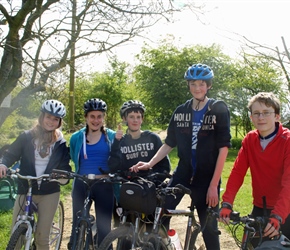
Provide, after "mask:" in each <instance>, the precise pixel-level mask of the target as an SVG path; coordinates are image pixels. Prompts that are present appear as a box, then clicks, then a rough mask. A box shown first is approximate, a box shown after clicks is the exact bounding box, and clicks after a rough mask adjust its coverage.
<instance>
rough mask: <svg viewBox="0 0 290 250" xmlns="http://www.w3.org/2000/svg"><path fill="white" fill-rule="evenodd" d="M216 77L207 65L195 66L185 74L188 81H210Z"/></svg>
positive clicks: (199, 64)
mask: <svg viewBox="0 0 290 250" xmlns="http://www.w3.org/2000/svg"><path fill="white" fill-rule="evenodd" d="M213 76H214V74H213V71H212V69H211V68H210V67H209V66H207V65H206V64H201V63H198V64H194V65H192V66H190V67H189V68H188V69H187V71H186V72H185V74H184V78H185V79H186V80H187V81H190V80H209V79H212V78H213Z"/></svg>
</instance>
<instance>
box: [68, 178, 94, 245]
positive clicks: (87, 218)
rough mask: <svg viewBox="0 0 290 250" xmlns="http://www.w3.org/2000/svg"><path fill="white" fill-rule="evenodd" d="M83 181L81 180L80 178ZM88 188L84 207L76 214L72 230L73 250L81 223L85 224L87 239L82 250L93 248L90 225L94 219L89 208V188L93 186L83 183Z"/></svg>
mask: <svg viewBox="0 0 290 250" xmlns="http://www.w3.org/2000/svg"><path fill="white" fill-rule="evenodd" d="M81 179H82V180H83V182H85V181H84V179H83V178H81ZM85 183H86V184H87V186H88V189H87V194H86V198H85V200H84V205H83V208H82V210H81V211H80V212H79V213H78V214H77V222H76V227H75V230H74V237H73V249H76V247H77V243H78V236H79V233H81V232H80V228H81V225H82V223H85V224H86V225H87V226H86V228H87V237H86V242H85V248H84V249H89V246H90V245H91V246H92V247H95V244H94V237H93V230H92V223H93V221H94V220H95V218H94V217H93V216H92V215H90V207H91V204H92V200H91V188H92V186H93V185H94V184H95V183H93V184H92V185H90V183H87V182H85Z"/></svg>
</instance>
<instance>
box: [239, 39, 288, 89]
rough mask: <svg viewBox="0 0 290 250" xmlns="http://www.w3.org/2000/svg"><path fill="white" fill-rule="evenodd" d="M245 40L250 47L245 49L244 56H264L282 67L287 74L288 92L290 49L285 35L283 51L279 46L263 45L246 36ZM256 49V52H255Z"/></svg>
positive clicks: (247, 46)
mask: <svg viewBox="0 0 290 250" xmlns="http://www.w3.org/2000/svg"><path fill="white" fill-rule="evenodd" d="M244 40H245V48H247V49H250V52H249V50H247V51H248V52H246V51H245V50H244V51H243V52H244V56H245V57H247V56H254V57H262V58H266V59H268V60H270V61H272V62H273V63H274V64H276V66H277V67H278V68H280V69H281V70H282V72H283V74H284V76H285V79H286V83H287V88H288V92H290V76H289V73H290V53H289V49H288V48H287V44H286V41H285V39H284V37H283V36H282V37H281V40H282V45H283V51H280V49H279V47H278V46H276V47H270V46H266V45H262V44H259V43H256V42H253V41H250V40H249V39H247V38H246V37H244ZM253 51H254V53H253Z"/></svg>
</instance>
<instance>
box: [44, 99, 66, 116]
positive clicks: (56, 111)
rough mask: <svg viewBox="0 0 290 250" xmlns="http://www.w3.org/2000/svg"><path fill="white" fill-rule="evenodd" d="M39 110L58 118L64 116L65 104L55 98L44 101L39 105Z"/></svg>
mask: <svg viewBox="0 0 290 250" xmlns="http://www.w3.org/2000/svg"><path fill="white" fill-rule="evenodd" d="M41 111H42V112H45V113H49V114H51V115H53V116H56V117H59V118H64V117H65V115H66V109H65V106H64V105H63V104H62V103H61V102H60V101H57V100H47V101H45V102H44V103H43V104H42V106H41Z"/></svg>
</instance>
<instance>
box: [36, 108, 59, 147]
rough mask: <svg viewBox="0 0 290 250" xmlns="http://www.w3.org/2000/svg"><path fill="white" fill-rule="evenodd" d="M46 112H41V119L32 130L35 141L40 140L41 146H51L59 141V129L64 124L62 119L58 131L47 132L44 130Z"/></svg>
mask: <svg viewBox="0 0 290 250" xmlns="http://www.w3.org/2000/svg"><path fill="white" fill-rule="evenodd" d="M44 115H45V113H44V112H41V113H40V115H39V117H38V123H37V124H36V126H35V127H33V128H32V129H31V133H32V137H33V139H38V144H39V145H43V144H46V145H51V144H53V143H55V142H56V141H57V139H58V135H59V129H58V128H59V127H60V126H61V124H62V119H60V122H59V126H58V128H57V129H55V130H52V131H47V130H45V129H44V128H43V125H42V124H43V119H44Z"/></svg>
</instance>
